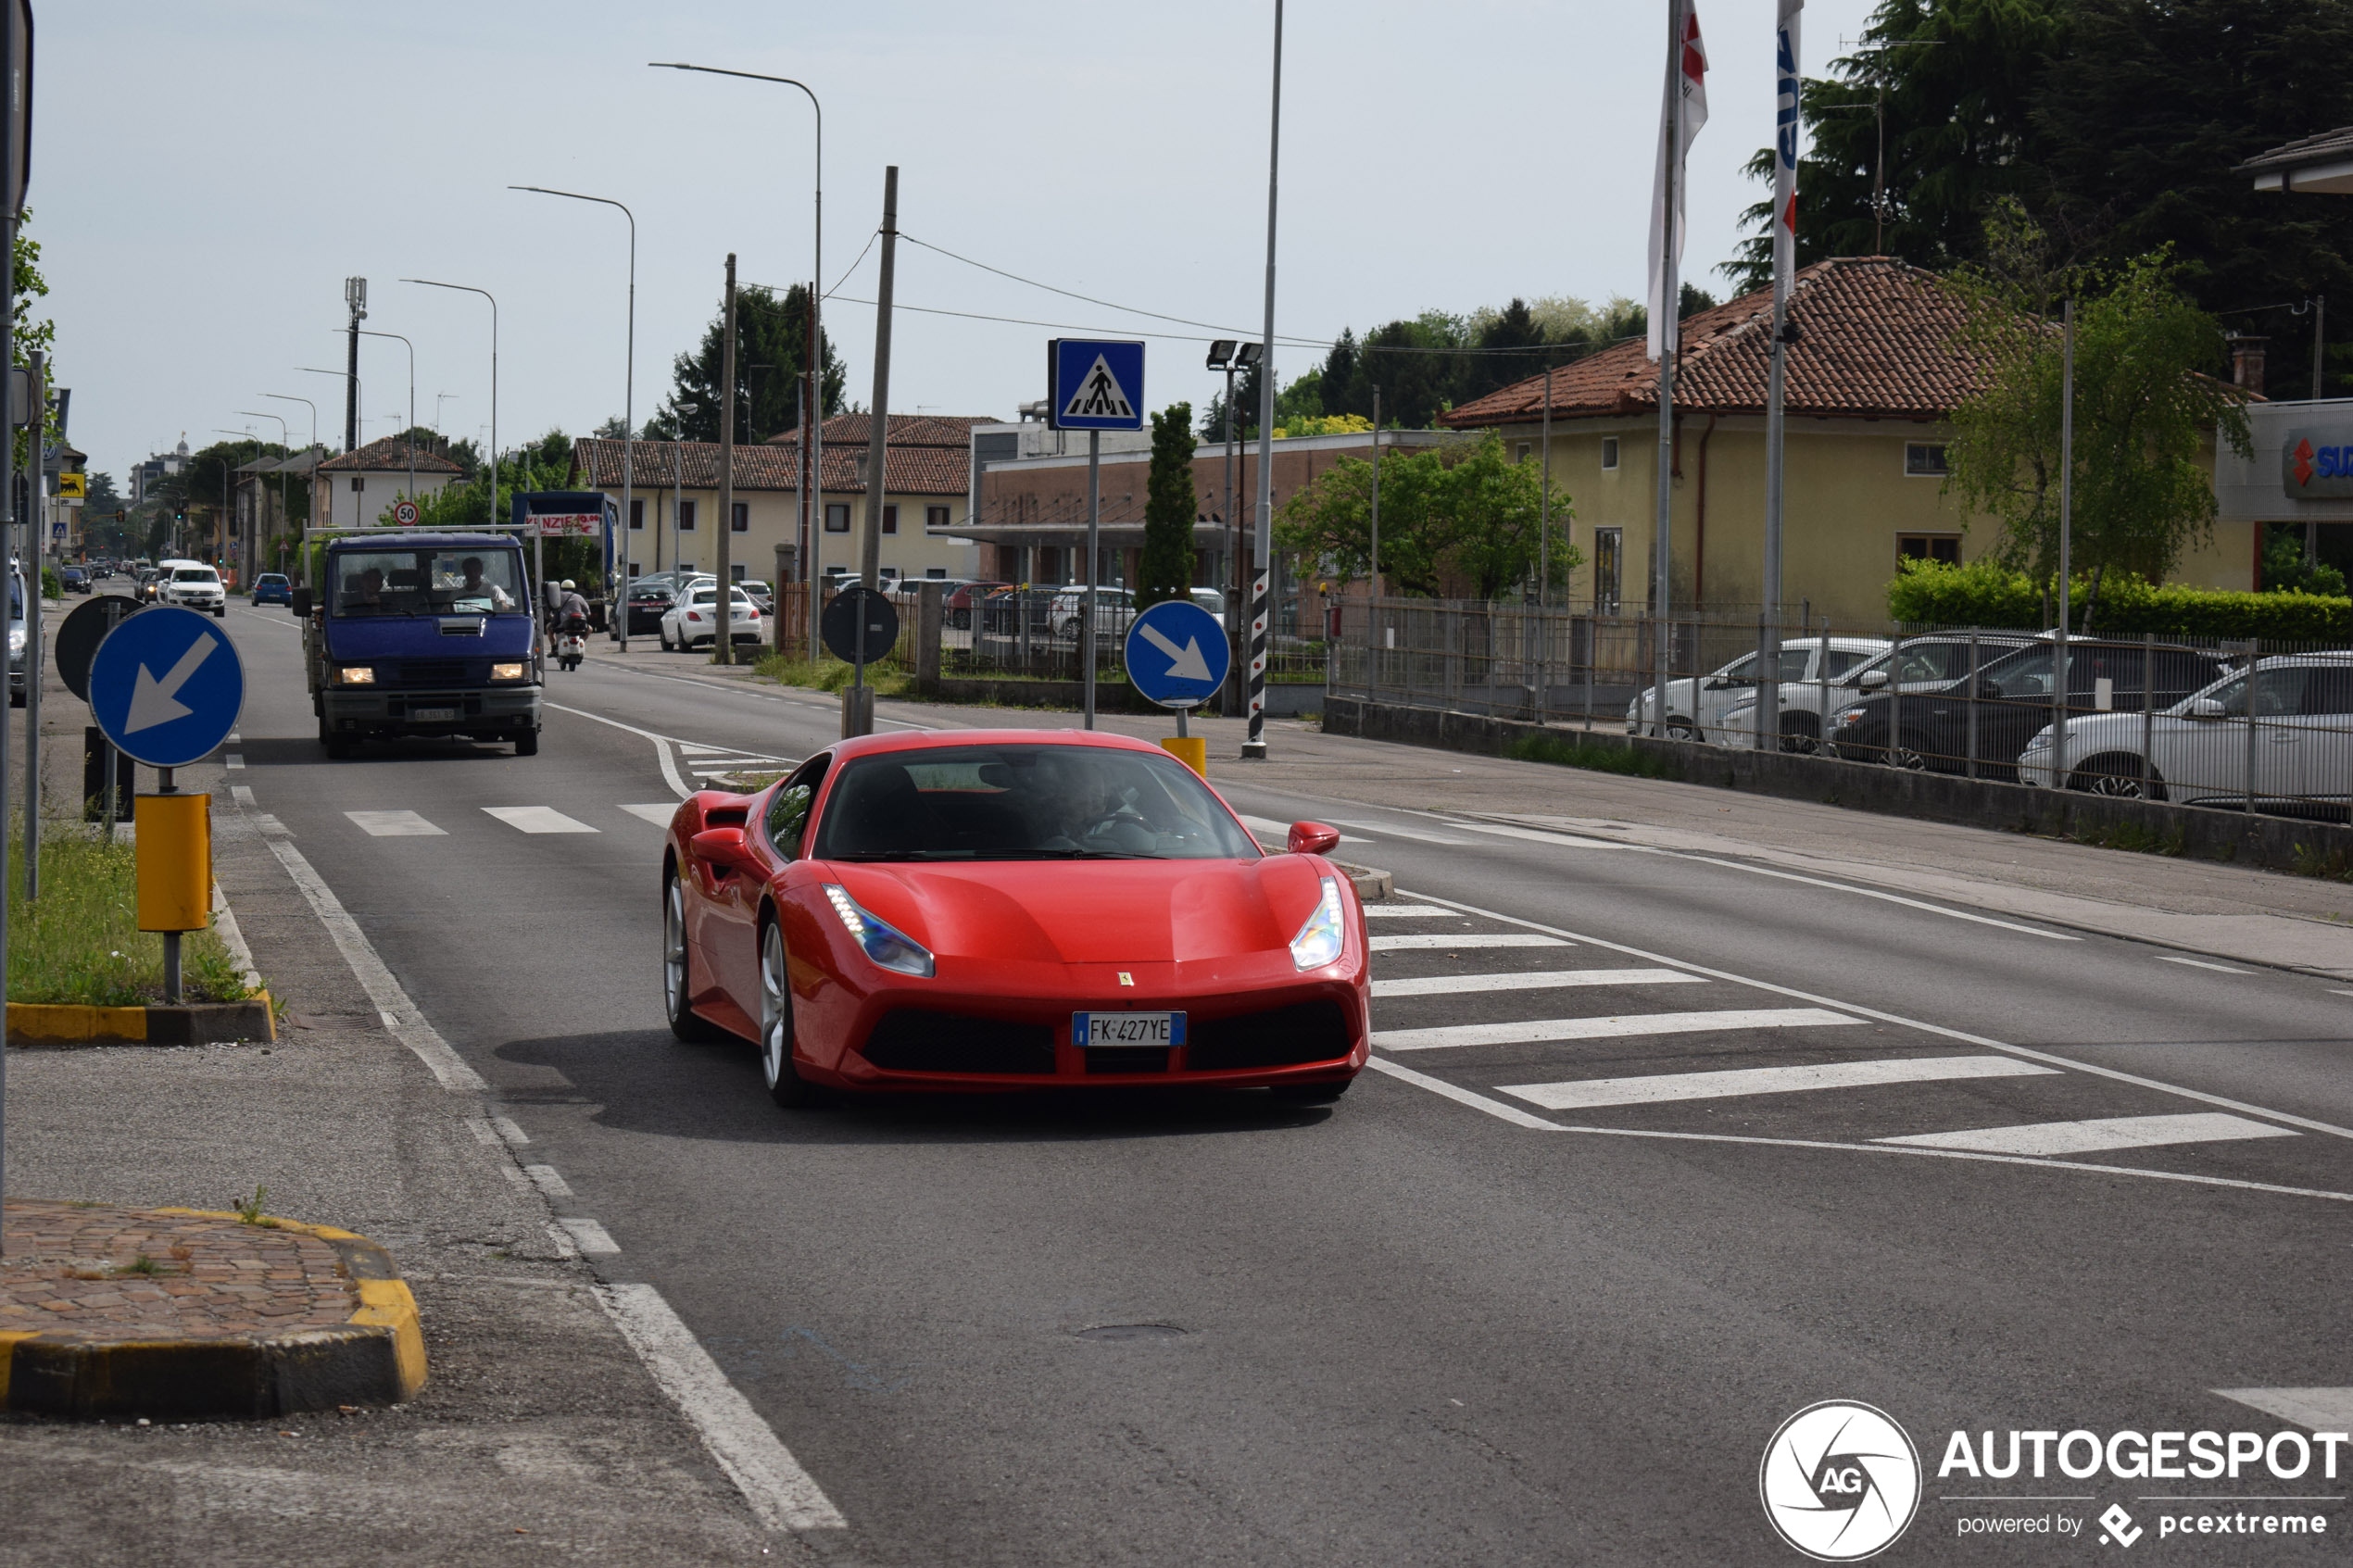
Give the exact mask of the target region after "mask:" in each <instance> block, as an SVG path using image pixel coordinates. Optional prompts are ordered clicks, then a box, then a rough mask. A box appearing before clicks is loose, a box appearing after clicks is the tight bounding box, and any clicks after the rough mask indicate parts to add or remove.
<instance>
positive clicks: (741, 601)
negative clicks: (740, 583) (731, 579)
mask: <svg viewBox="0 0 2353 1568" xmlns="http://www.w3.org/2000/svg"><path fill="white" fill-rule="evenodd" d="M727 598H728V611H729V620H730V621H732V622H733V625H732V627H731V628H730V630H731V631H732V632H733V633H734V638H735V641H736V642H739V643H757V642H760V641H761V640H762V638H761V627H762V626H764V625H765V624H766V623H767V622H766V621H765V620H764V618H763V617H762V616H761V613H760V607H759V606H758V605H756V604H754V603H752V602H751V598H750V596H749V595H747V594H746V593H745V592H744V591H743V590H742V589H741V588H731V589H729V590H728V593H727ZM718 640H719V584H718V583H717V582H715V581H710V582H702V583H693V584H691V585H690V586H689V587H688V588H687V589H686V592H685V593H683V594H681V595H679V596H678V597H677V598H676V599H674V600H673V601H672V602H671V606H670V608H668V609H667V610H665V611H663V612H662V617H661V646H662V647H663V648H664V649H665V650H668V649H672V648H675V649H676V650H678V651H679V652H680V653H686V652H689V651H691V650H692V649H695V648H698V647H709V646H711V645H712V644H714V643H716V642H717V641H718Z"/></svg>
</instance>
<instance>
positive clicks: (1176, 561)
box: [1136, 403, 1196, 609]
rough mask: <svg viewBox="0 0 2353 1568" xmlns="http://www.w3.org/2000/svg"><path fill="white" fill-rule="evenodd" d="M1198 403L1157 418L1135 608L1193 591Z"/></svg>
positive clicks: (1172, 408) (1171, 409) (1168, 410)
mask: <svg viewBox="0 0 2353 1568" xmlns="http://www.w3.org/2000/svg"><path fill="white" fill-rule="evenodd" d="M1192 426H1193V406H1192V405H1191V404H1189V403H1172V404H1171V405H1169V406H1168V407H1167V408H1164V409H1163V410H1162V411H1161V412H1159V413H1157V414H1154V415H1153V416H1152V466H1151V473H1150V475H1148V476H1147V477H1146V479H1145V481H1144V552H1143V560H1142V561H1141V562H1140V563H1139V570H1138V572H1137V576H1138V582H1137V583H1136V608H1138V609H1145V608H1150V607H1151V606H1152V605H1156V604H1158V603H1160V601H1161V600H1163V599H1182V598H1188V597H1189V596H1191V594H1192V591H1193V516H1194V508H1195V506H1196V503H1195V501H1194V498H1193V429H1192Z"/></svg>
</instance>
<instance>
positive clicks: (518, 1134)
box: [486, 1116, 531, 1148]
mask: <svg viewBox="0 0 2353 1568" xmlns="http://www.w3.org/2000/svg"><path fill="white" fill-rule="evenodd" d="M486 1124H487V1125H488V1126H489V1128H490V1130H491V1131H492V1132H494V1133H496V1134H497V1135H499V1136H500V1137H502V1138H504V1139H506V1140H507V1142H509V1143H510V1144H512V1145H513V1146H514V1147H515V1148H522V1146H523V1145H525V1144H527V1143H529V1142H530V1141H531V1139H530V1138H529V1137H528V1136H526V1135H524V1133H523V1130H522V1128H521V1127H518V1126H516V1125H515V1123H514V1122H513V1121H512V1119H510V1118H509V1117H505V1116H493V1117H490V1118H488V1120H487V1123H486Z"/></svg>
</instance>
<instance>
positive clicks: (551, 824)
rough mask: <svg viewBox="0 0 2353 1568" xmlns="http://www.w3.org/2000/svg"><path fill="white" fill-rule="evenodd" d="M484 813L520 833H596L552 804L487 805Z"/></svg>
mask: <svg viewBox="0 0 2353 1568" xmlns="http://www.w3.org/2000/svg"><path fill="white" fill-rule="evenodd" d="M483 811H484V814H486V815H488V816H493V817H496V818H497V819H498V820H499V821H500V822H504V823H506V824H507V825H508V826H509V827H510V828H513V829H514V830H515V831H516V832H518V833H595V832H596V831H597V830H596V829H595V828H592V827H590V826H589V825H588V824H587V823H586V822H575V821H573V819H572V818H570V817H567V816H565V815H564V814H563V813H562V812H561V811H559V810H557V809H555V808H554V807H552V806H485V807H484V808H483Z"/></svg>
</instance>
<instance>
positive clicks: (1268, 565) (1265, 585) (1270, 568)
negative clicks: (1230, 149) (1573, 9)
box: [1242, 0, 1283, 761]
mask: <svg viewBox="0 0 2353 1568" xmlns="http://www.w3.org/2000/svg"><path fill="white" fill-rule="evenodd" d="M1282 130H1283V0H1275V82H1274V94H1273V97H1272V99H1271V101H1270V107H1269V109H1268V113H1267V119H1266V323H1265V337H1264V338H1263V339H1262V341H1263V342H1264V343H1265V345H1266V348H1265V352H1266V355H1267V361H1268V362H1267V363H1265V365H1263V366H1261V367H1260V369H1259V372H1258V519H1257V523H1258V526H1257V529H1256V531H1255V537H1254V538H1253V540H1252V545H1253V549H1252V554H1253V556H1254V557H1255V558H1254V559H1252V562H1251V570H1252V572H1253V573H1254V575H1255V579H1256V580H1255V581H1254V582H1253V583H1252V584H1251V596H1250V597H1251V614H1250V734H1249V738H1248V739H1247V740H1245V741H1243V742H1242V759H1243V760H1245V761H1264V760H1265V758H1266V656H1267V652H1268V650H1269V649H1270V648H1271V647H1272V646H1273V644H1274V633H1275V607H1274V603H1273V601H1272V599H1271V598H1270V597H1269V593H1270V590H1271V589H1272V588H1273V586H1274V581H1275V573H1274V549H1275V367H1274V364H1273V357H1274V350H1275V195H1276V183H1275V177H1276V175H1277V173H1279V172H1280V171H1281V169H1282V145H1283V144H1282Z"/></svg>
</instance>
